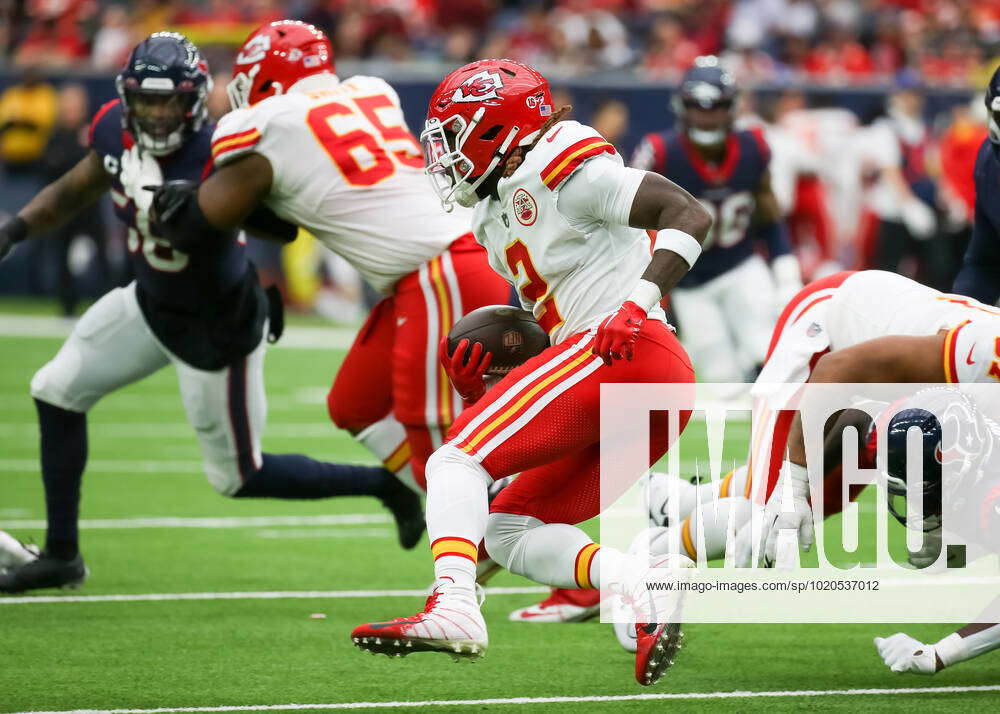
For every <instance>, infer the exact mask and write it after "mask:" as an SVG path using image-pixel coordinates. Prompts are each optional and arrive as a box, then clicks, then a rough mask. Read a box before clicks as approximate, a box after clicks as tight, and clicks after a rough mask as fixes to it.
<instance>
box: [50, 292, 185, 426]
mask: <svg viewBox="0 0 1000 714" xmlns="http://www.w3.org/2000/svg"><path fill="white" fill-rule="evenodd" d="M168 361H169V360H168V357H167V355H166V353H165V352H164V350H163V348H162V347H161V346H160V344H159V343H158V342H157V341H156V339H155V338H154V337H153V335H152V333H151V332H150V330H149V327H148V326H147V325H146V320H145V318H144V317H143V316H142V311H141V310H140V308H139V303H138V300H137V299H136V296H135V283H132V284H130V285H128V286H127V287H124V288H115V289H114V290H112V291H110V292H109V293H107V294H106V295H104V297H102V298H101V299H100V300H98V301H97V302H96V303H94V304H93V305H92V306H91V307H90V309H88V310H87V311H86V312H85V313H84V314H83V316H82V317H80V319H79V320H78V321H77V323H76V325H75V326H74V327H73V331H72V332H71V333H70V335H69V337H68V338H67V339H66V342H65V343H63V346H62V347H61V348H60V350H59V352H58V353H57V354H56V356H55V357H53V358H52V359H51V360H50V361H49V362H48V363H47V364H46V365H45V366H44V367H42V368H41V369H40V370H38V372H36V373H35V376H34V377H33V378H32V380H31V395H32V396H33V397H34V398H35V399H39V400H41V401H43V402H47V403H49V404H53V405H55V406H57V407H61V408H63V409H68V410H70V411H77V412H85V411H87V410H89V409H90V408H91V407H92V406H93V405H94V404H95V403H96V402H97V401H98V400H99V399H100V398H101V397H103V396H104V395H105V394H109V393H110V392H113V391H115V390H116V389H118V388H119V387H123V386H125V385H126V384H131V383H132V382H135V381H137V380H140V379H142V378H143V377H146V376H148V375H150V374H152V373H153V372H155V371H157V370H158V369H160V368H162V367H164V366H166V365H167V363H168Z"/></svg>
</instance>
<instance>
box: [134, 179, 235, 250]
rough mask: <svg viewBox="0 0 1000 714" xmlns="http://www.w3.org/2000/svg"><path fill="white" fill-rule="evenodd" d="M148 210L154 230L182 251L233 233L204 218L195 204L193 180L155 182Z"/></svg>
mask: <svg viewBox="0 0 1000 714" xmlns="http://www.w3.org/2000/svg"><path fill="white" fill-rule="evenodd" d="M152 213H153V215H152V223H153V226H154V228H155V230H156V232H157V233H159V235H160V236H162V237H163V238H166V239H167V241H169V242H170V245H171V246H173V247H174V248H176V249H177V250H179V251H180V252H182V253H192V252H196V251H198V250H199V249H205V248H214V247H217V246H219V245H222V244H223V243H225V242H226V241H227V240H229V239H232V238H234V237H235V235H236V234H235V231H222V230H219V229H218V228H216V227H215V226H213V225H212V224H210V223H209V222H208V219H207V218H205V214H204V213H202V210H201V206H199V205H198V184H197V183H195V182H194V181H167V182H166V183H165V184H163V185H162V186H157V187H156V190H155V192H154V193H153V211H152Z"/></svg>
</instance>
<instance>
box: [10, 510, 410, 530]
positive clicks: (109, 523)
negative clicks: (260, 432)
mask: <svg viewBox="0 0 1000 714" xmlns="http://www.w3.org/2000/svg"><path fill="white" fill-rule="evenodd" d="M391 522H392V518H390V517H389V516H388V515H387V514H384V513H341V514H336V515H320V516H232V517H223V518H219V517H211V518H186V517H175V516H166V517H152V518H84V519H83V520H81V521H80V528H82V529H85V530H88V529H89V530H106V529H121V528H124V529H131V528H269V527H273V526H359V525H368V524H371V523H391ZM8 528H11V529H13V528H26V529H29V530H30V529H38V528H45V521H42V520H28V519H8V520H0V529H8Z"/></svg>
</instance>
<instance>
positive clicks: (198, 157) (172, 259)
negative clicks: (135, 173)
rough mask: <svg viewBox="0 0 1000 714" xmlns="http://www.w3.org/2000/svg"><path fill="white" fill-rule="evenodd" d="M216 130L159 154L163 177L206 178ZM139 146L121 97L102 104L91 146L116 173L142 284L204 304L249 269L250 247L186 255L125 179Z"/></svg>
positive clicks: (165, 298) (175, 299)
mask: <svg viewBox="0 0 1000 714" xmlns="http://www.w3.org/2000/svg"><path fill="white" fill-rule="evenodd" d="M214 130H215V126H214V125H211V124H207V123H206V124H205V125H203V126H202V127H201V129H200V130H199V131H198V132H197V133H196V134H194V135H193V136H192V137H191V138H189V139H188V140H187V141H186V142H185V143H184V145H183V146H181V148H179V149H178V150H177V151H175V152H174V153H172V154H169V155H168V156H162V157H159V158H158V159H157V161H158V162H159V164H160V169H161V171H162V172H163V180H164V181H172V180H175V179H187V180H190V181H201V179H202V178H204V177H205V175H207V173H208V171H209V170H210V167H211V156H212V152H211V140H212V132H213V131H214ZM134 145H135V142H134V140H133V139H132V136H131V134H130V133H129V132H128V131H126V130H124V129H123V128H122V107H121V102H120V101H119V100H117V99H116V100H114V101H112V102H108V103H107V104H105V105H104V106H103V107H101V109H100V110H99V111H98V112H97V114H96V115H95V116H94V119H93V122H92V123H91V126H90V146H91V148H93V149H94V151H96V152H97V153H98V154H99V155H100V157H101V161H102V162H103V163H104V170H105V171H107V172H108V174H109V176H110V178H111V197H112V200H113V203H114V209H115V215H117V216H118V218H120V219H121V220H122V222H123V223H124V224H125V225H126V227H127V228H128V254H129V259H130V260H131V262H132V269H133V271H134V273H135V276H136V281H137V282H138V287H139V289H140V290H141V291H142V292H143V293H145V294H146V295H147V296H148V297H149V298H151V299H152V300H155V301H157V302H160V303H164V304H167V305H175V306H177V307H182V308H191V309H199V308H200V307H202V306H204V304H205V301H206V300H211V299H213V298H214V297H216V296H218V295H220V294H225V293H227V292H229V291H230V290H232V289H233V287H235V286H236V285H237V283H239V281H240V279H241V278H243V276H244V275H245V274H246V272H247V266H248V263H247V257H246V246H245V244H242V243H239V242H236V241H231V242H230V243H229V244H227V245H226V247H225V248H224V249H223V250H221V251H218V252H207V253H199V254H197V255H186V254H184V253H181V252H180V251H177V250H174V249H173V248H171V247H170V244H169V243H168V242H167V241H166V240H165V239H164V238H161V237H159V236H157V235H155V233H154V232H153V230H152V228H151V227H150V226H149V221H148V220H145V218H144V217H143V216H139V215H138V211H137V210H136V206H135V203H134V202H133V201H132V199H130V198H129V197H127V196H126V195H125V191H124V190H123V188H122V184H121V181H120V174H121V166H122V154H123V153H124V152H126V151H129V150H132V149H133V147H134Z"/></svg>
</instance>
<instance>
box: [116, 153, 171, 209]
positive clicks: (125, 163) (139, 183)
mask: <svg viewBox="0 0 1000 714" xmlns="http://www.w3.org/2000/svg"><path fill="white" fill-rule="evenodd" d="M119 180H120V181H121V183H122V189H123V190H124V191H125V195H126V196H128V197H129V198H131V199H132V202H133V203H135V207H136V208H137V209H138V210H139V212H140V213H141V214H142V215H143V216H148V215H149V208H150V206H151V205H152V204H153V192H152V191H147V190H145V189H144V188H143V186H159V185H161V184H162V183H163V172H162V171H161V170H160V164H159V162H158V161H157V160H156V157H155V156H153V155H152V154H150V153H149V152H148V151H147V152H141V151H139V147H138V146H133V147H132V148H131V149H129V150H128V151H125V152H124V153H122V160H121V174H120V175H119Z"/></svg>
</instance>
